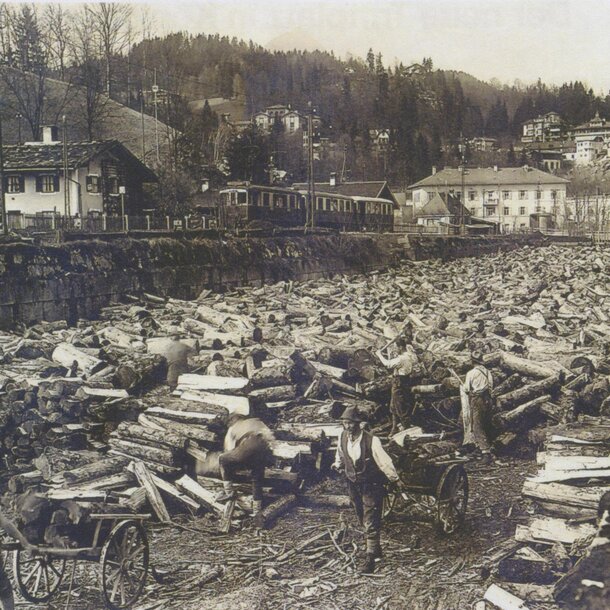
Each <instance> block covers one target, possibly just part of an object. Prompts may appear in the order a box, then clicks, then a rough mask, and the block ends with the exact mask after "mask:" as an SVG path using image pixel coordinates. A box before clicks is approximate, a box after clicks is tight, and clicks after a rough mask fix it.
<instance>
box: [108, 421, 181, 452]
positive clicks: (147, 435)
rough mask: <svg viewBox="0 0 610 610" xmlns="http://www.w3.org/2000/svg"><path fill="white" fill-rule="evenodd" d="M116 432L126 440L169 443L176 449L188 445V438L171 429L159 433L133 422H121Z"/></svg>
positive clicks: (156, 443)
mask: <svg viewBox="0 0 610 610" xmlns="http://www.w3.org/2000/svg"><path fill="white" fill-rule="evenodd" d="M116 434H117V435H118V436H119V437H120V438H123V439H125V440H128V441H132V442H143V443H144V444H148V445H151V444H152V445H153V446H159V445H169V446H170V447H174V448H175V449H178V450H181V451H183V450H184V448H185V446H186V439H185V438H184V437H183V436H178V435H176V434H172V433H171V432H170V431H169V430H166V431H165V432H163V434H158V433H155V432H153V431H151V430H150V428H145V427H144V426H141V425H139V424H135V423H133V422H126V421H125V422H121V423H120V424H119V426H118V428H117V429H116Z"/></svg>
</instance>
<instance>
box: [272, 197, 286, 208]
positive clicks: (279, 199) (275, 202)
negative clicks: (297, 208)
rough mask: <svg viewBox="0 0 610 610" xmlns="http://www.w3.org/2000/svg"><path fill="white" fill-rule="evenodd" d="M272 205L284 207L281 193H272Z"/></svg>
mask: <svg viewBox="0 0 610 610" xmlns="http://www.w3.org/2000/svg"><path fill="white" fill-rule="evenodd" d="M273 207H274V208H283V207H285V204H284V197H282V195H274V196H273Z"/></svg>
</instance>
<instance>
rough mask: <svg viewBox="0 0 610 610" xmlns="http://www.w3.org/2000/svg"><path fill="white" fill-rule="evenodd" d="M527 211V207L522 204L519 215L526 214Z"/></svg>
mask: <svg viewBox="0 0 610 610" xmlns="http://www.w3.org/2000/svg"><path fill="white" fill-rule="evenodd" d="M525 213H526V212H525V207H524V206H521V207H520V208H519V216H525Z"/></svg>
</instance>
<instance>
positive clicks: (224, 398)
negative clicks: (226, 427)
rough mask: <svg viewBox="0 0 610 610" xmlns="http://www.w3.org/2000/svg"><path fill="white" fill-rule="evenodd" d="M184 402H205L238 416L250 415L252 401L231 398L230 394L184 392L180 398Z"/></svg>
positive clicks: (241, 397) (243, 398) (236, 397)
mask: <svg viewBox="0 0 610 610" xmlns="http://www.w3.org/2000/svg"><path fill="white" fill-rule="evenodd" d="M180 398H182V399H183V400H193V401H195V402H203V403H206V404H208V405H214V406H216V407H222V408H223V409H226V410H227V412H228V413H229V414H233V413H236V414H238V415H249V414H250V401H249V400H248V398H247V397H245V396H230V395H228V394H215V393H212V392H194V391H187V392H183V393H182V394H181V396H180Z"/></svg>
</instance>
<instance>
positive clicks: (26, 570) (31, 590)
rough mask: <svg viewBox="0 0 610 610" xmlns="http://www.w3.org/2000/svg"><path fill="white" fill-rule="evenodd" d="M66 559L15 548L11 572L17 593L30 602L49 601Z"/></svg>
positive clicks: (62, 571)
mask: <svg viewBox="0 0 610 610" xmlns="http://www.w3.org/2000/svg"><path fill="white" fill-rule="evenodd" d="M65 569H66V560H65V559H64V558H63V557H54V556H53V555H47V554H38V553H36V552H34V553H31V552H30V551H25V550H23V549H17V550H16V551H15V552H14V553H13V574H14V576H15V582H16V583H17V588H18V589H19V593H21V595H22V596H23V598H24V599H25V600H27V601H28V602H32V603H34V604H35V603H42V602H46V601H49V600H50V599H51V597H53V594H54V593H55V591H57V589H59V585H61V581H62V579H63V577H64V571H65Z"/></svg>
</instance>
